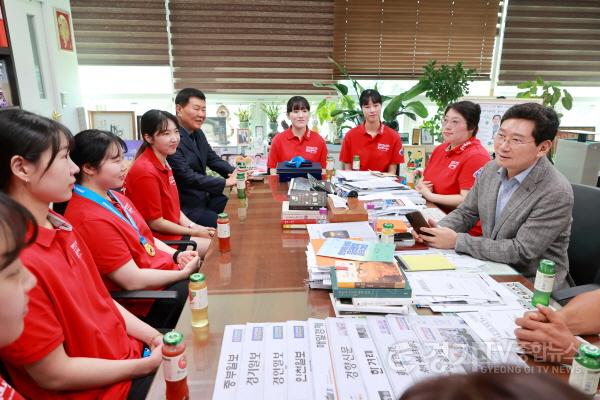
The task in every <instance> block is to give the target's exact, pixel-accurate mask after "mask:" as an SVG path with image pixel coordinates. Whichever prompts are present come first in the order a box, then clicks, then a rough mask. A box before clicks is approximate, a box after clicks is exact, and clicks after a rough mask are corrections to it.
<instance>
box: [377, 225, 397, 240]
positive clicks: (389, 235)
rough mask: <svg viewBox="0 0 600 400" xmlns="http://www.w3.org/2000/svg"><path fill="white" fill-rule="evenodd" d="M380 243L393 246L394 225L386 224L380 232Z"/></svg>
mask: <svg viewBox="0 0 600 400" xmlns="http://www.w3.org/2000/svg"><path fill="white" fill-rule="evenodd" d="M380 242H381V243H390V244H394V224H390V223H389V222H386V223H385V224H383V229H382V230H381V240H380Z"/></svg>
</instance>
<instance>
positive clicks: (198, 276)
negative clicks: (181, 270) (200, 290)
mask: <svg viewBox="0 0 600 400" xmlns="http://www.w3.org/2000/svg"><path fill="white" fill-rule="evenodd" d="M205 279H206V278H205V276H204V274H203V273H200V272H196V273H195V274H191V275H190V281H192V282H204V280H205Z"/></svg>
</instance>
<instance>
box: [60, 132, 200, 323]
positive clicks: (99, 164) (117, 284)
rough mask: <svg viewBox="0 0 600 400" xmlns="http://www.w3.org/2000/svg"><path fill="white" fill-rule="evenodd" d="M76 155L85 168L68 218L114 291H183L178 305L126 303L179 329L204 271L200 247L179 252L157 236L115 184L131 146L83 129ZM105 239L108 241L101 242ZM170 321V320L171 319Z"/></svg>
mask: <svg viewBox="0 0 600 400" xmlns="http://www.w3.org/2000/svg"><path fill="white" fill-rule="evenodd" d="M74 142H75V145H74V147H73V150H71V159H72V160H73V161H74V162H75V164H77V166H78V167H79V173H78V174H77V175H76V178H77V183H78V184H77V185H76V186H75V190H74V191H73V197H72V198H71V200H70V201H69V205H68V206H67V209H66V212H65V217H66V218H67V219H68V220H69V221H70V222H71V223H72V224H73V226H74V227H75V228H76V229H77V231H78V232H79V234H80V235H81V236H83V238H84V240H85V241H86V244H87V246H88V247H89V248H90V250H91V251H92V254H93V256H94V261H95V262H96V265H97V266H98V269H99V270H100V274H101V275H102V277H103V278H104V281H105V283H106V285H107V287H108V289H109V290H122V289H125V290H143V289H156V288H164V287H165V286H166V289H167V290H174V291H177V292H178V293H179V296H178V301H177V304H176V305H173V304H172V303H171V302H163V301H155V302H151V301H143V303H142V304H140V301H136V302H135V303H133V302H126V303H123V305H125V306H126V307H127V308H128V309H129V310H130V311H131V312H133V313H134V314H135V315H137V316H140V317H144V318H142V319H144V320H145V321H146V322H148V323H149V324H150V325H152V326H155V327H159V326H158V325H157V324H158V323H159V321H162V322H163V325H160V327H161V328H174V327H175V323H176V322H177V319H178V318H179V314H180V313H181V310H182V309H183V305H184V304H185V301H186V299H187V292H188V288H187V281H186V280H185V279H186V278H187V277H188V276H189V275H190V274H192V273H194V272H196V271H197V270H198V267H199V264H200V262H199V261H200V260H199V257H198V253H197V252H195V251H183V252H182V251H179V250H177V251H176V250H175V249H173V248H172V247H170V246H168V245H166V244H165V243H164V242H162V241H161V240H159V239H156V238H154V237H153V236H152V232H151V230H150V228H149V227H148V225H147V224H146V222H145V221H144V218H143V217H142V216H141V215H140V213H139V212H138V211H137V209H136V208H135V207H134V206H133V205H132V203H131V201H130V200H129V199H128V198H127V197H126V196H125V195H123V194H121V193H118V192H117V191H115V190H111V189H112V188H119V187H121V186H123V181H124V180H125V173H126V168H125V165H124V163H123V154H124V152H126V151H127V150H126V148H127V146H126V145H125V142H123V140H121V139H120V138H119V137H118V136H116V135H114V134H112V133H110V132H105V131H100V130H96V129H91V130H86V131H83V132H80V133H78V134H77V135H76V136H75V139H74ZM99 237H101V238H102V240H98V238H99ZM150 305H152V307H150ZM165 321H166V322H165Z"/></svg>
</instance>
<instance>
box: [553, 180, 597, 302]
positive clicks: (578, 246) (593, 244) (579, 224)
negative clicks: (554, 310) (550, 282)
mask: <svg viewBox="0 0 600 400" xmlns="http://www.w3.org/2000/svg"><path fill="white" fill-rule="evenodd" d="M572 187H573V195H574V204H573V223H572V225H571V239H570V242H569V249H568V255H569V272H570V274H571V277H572V278H573V280H574V281H575V284H576V285H577V286H574V287H571V288H568V289H563V290H557V291H554V292H553V293H552V297H553V298H554V299H555V300H556V301H558V302H559V303H560V304H565V303H567V302H568V301H569V300H570V299H571V298H573V297H575V296H577V295H578V294H581V293H584V292H588V291H591V290H595V289H600V188H597V187H593V186H586V185H579V184H575V183H574V184H572Z"/></svg>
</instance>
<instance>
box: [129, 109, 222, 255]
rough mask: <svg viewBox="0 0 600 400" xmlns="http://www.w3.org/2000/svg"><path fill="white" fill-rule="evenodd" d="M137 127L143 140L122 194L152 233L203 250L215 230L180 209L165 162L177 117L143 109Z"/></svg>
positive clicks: (176, 136) (176, 139) (175, 140)
mask: <svg viewBox="0 0 600 400" xmlns="http://www.w3.org/2000/svg"><path fill="white" fill-rule="evenodd" d="M141 131H142V138H143V139H144V143H143V144H142V146H141V147H140V149H139V151H138V153H137V155H136V159H135V161H134V162H133V164H132V165H131V168H130V170H129V172H128V173H127V177H126V178H125V194H126V195H127V197H129V198H130V199H131V201H132V202H133V204H134V205H135V207H136V208H137V209H138V210H139V211H140V213H141V214H142V216H143V217H144V220H146V223H147V224H148V226H150V229H152V232H153V234H154V236H155V237H157V238H158V239H162V240H181V239H183V240H190V239H191V240H193V241H195V242H196V243H197V244H198V253H200V254H204V253H206V250H207V249H208V246H209V244H210V240H211V238H212V237H213V236H214V235H215V232H216V230H215V229H214V228H209V227H204V226H201V225H197V224H195V223H194V222H192V221H191V220H190V219H189V218H188V217H186V216H185V214H184V213H183V212H182V211H181V208H180V203H179V192H178V190H177V185H176V184H175V178H174V177H173V172H172V171H171V167H170V166H169V163H168V162H167V156H169V155H171V154H174V153H175V151H176V150H177V144H178V143H179V129H178V123H177V118H175V116H174V115H172V114H170V113H168V112H166V111H160V110H150V111H147V112H146V113H144V115H142V120H141Z"/></svg>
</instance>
